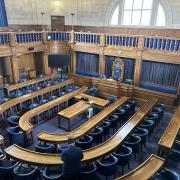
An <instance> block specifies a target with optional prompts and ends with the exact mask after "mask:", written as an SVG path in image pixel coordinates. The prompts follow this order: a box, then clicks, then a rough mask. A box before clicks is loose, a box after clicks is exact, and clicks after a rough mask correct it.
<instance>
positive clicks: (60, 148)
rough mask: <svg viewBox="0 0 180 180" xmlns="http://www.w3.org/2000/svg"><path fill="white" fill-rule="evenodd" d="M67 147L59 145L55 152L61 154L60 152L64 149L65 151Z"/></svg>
mask: <svg viewBox="0 0 180 180" xmlns="http://www.w3.org/2000/svg"><path fill="white" fill-rule="evenodd" d="M67 147H68V145H60V146H58V149H57V151H58V153H60V154H61V153H62V151H63V150H64V149H66V148H67Z"/></svg>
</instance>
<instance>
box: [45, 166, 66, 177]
mask: <svg viewBox="0 0 180 180" xmlns="http://www.w3.org/2000/svg"><path fill="white" fill-rule="evenodd" d="M43 178H44V179H45V180H63V176H62V172H61V169H60V168H59V167H58V168H57V167H47V168H45V170H44V171H43Z"/></svg>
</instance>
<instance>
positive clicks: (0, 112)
mask: <svg viewBox="0 0 180 180" xmlns="http://www.w3.org/2000/svg"><path fill="white" fill-rule="evenodd" d="M73 83H74V80H72V79H69V80H66V81H64V82H60V83H58V84H55V85H52V86H49V87H46V88H43V89H40V90H39V91H35V92H32V93H31V94H25V95H23V96H20V97H17V98H14V99H11V100H10V101H8V102H6V103H4V104H2V105H0V115H1V116H2V119H4V115H3V113H4V112H5V111H7V110H8V109H10V112H12V107H14V106H16V105H17V104H20V108H21V109H22V103H23V102H25V101H27V100H30V99H33V98H35V97H38V96H43V94H46V93H48V92H52V91H54V90H56V89H60V88H62V87H65V86H70V85H72V84H73Z"/></svg>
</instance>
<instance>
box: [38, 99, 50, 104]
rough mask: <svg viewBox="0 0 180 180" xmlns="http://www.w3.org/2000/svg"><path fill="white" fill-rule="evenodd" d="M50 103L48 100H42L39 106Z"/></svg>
mask: <svg viewBox="0 0 180 180" xmlns="http://www.w3.org/2000/svg"><path fill="white" fill-rule="evenodd" d="M48 102H49V100H48V99H41V100H40V101H39V104H40V105H42V104H46V103H48Z"/></svg>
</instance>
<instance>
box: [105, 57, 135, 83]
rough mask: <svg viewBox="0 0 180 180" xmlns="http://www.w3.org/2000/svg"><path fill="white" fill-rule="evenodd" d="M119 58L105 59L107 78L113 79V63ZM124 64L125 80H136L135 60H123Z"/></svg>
mask: <svg viewBox="0 0 180 180" xmlns="http://www.w3.org/2000/svg"><path fill="white" fill-rule="evenodd" d="M116 58H117V57H114V56H106V57H105V75H106V77H107V78H109V77H112V66H113V61H114V60H115V59H116ZM121 59H122V60H123V62H124V80H125V79H132V80H133V79H134V68H135V60H133V59H130V58H121Z"/></svg>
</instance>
